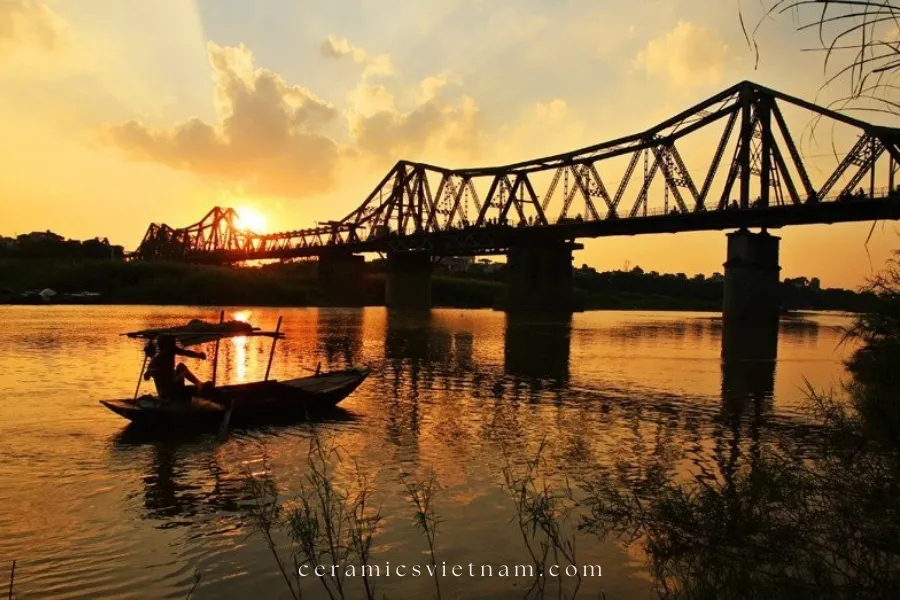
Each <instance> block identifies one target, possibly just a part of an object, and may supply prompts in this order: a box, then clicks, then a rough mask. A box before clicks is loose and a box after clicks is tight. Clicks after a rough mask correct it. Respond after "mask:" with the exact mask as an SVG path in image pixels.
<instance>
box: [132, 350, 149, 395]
mask: <svg viewBox="0 0 900 600" xmlns="http://www.w3.org/2000/svg"><path fill="white" fill-rule="evenodd" d="M148 358H150V357H149V356H147V352H146V350H145V351H144V364H142V365H141V374H140V375H138V382H137V385H136V386H134V399H135V400H137V395H138V392H139V391H140V389H141V379H143V378H144V370H145V369H146V368H147V359H148Z"/></svg>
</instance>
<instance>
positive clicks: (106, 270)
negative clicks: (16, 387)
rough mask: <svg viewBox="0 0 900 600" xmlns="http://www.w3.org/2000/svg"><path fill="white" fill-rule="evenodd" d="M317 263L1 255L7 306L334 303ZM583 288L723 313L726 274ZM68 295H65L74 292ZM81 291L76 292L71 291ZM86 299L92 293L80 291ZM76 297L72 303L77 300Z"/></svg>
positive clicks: (635, 306)
mask: <svg viewBox="0 0 900 600" xmlns="http://www.w3.org/2000/svg"><path fill="white" fill-rule="evenodd" d="M316 268H317V267H316V264H315V263H290V264H270V265H263V266H258V267H234V266H217V265H195V264H187V263H177V262H169V263H167V262H124V261H119V260H60V259H31V260H18V259H6V260H0V303H4V304H27V303H35V302H42V301H43V300H41V299H39V298H38V297H37V296H36V294H32V295H31V297H30V298H26V297H24V296H23V295H22V294H23V293H25V292H29V291H31V292H36V291H40V290H44V289H48V288H49V289H52V290H53V291H55V292H56V293H57V294H60V295H61V297H60V298H59V300H60V301H62V302H63V303H78V302H79V300H78V298H79V296H77V294H79V293H81V292H90V293H94V294H98V295H97V296H91V297H90V303H93V304H98V303H99V304H136V305H146V304H154V305H194V306H207V305H210V306H215V305H231V306H251V305H252V306H329V301H328V298H327V297H326V296H325V295H324V294H323V293H322V291H321V290H320V289H319V286H318V282H317V278H316ZM505 277H506V274H505V265H494V266H493V268H492V269H490V270H486V269H477V268H476V269H472V270H469V271H455V272H450V271H446V270H444V269H442V268H441V267H440V266H438V268H437V269H436V271H435V274H434V276H433V277H432V304H433V305H434V306H435V307H450V308H490V307H493V306H494V304H495V302H496V301H497V298H498V297H499V296H500V295H501V294H502V292H503V290H504V287H505V283H504V282H505ZM574 282H575V290H574V294H575V297H576V299H577V301H578V302H579V303H580V305H581V306H583V307H584V309H585V310H604V309H608V310H686V311H717V310H719V309H720V307H721V298H722V288H723V282H722V280H721V278H705V277H703V276H695V277H693V278H687V277H686V276H685V275H683V274H677V275H671V274H659V273H644V272H643V271H640V270H631V271H610V272H605V273H598V272H596V271H594V270H593V269H586V268H582V269H578V270H576V271H575V276H574ZM384 286H385V272H384V262H383V261H373V262H371V263H367V265H366V271H365V273H364V276H363V283H362V297H361V303H362V304H364V305H367V306H379V305H382V304H383V303H384ZM67 294H68V295H69V296H65V295H67ZM73 294H74V295H75V296H72V295H73ZM81 297H82V298H84V296H81ZM69 299H72V300H69ZM874 302H875V300H874V297H873V296H871V294H860V293H857V292H853V291H849V290H834V289H818V288H817V287H809V286H798V285H797V284H795V283H785V284H783V285H782V298H781V304H782V306H783V307H784V308H785V309H789V310H841V311H847V312H865V311H868V310H871V308H872V306H873V305H874Z"/></svg>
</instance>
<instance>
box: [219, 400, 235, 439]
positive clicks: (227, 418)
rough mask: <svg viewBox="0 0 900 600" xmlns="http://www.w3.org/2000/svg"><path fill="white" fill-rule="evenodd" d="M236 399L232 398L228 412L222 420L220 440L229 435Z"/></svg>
mask: <svg viewBox="0 0 900 600" xmlns="http://www.w3.org/2000/svg"><path fill="white" fill-rule="evenodd" d="M234 404H235V398H234V396H232V397H231V401H230V402H229V403H228V410H227V411H226V412H225V418H224V419H222V426H221V427H220V428H219V440H220V441H221V440H224V439H225V435H226V434H227V433H228V422H229V421H231V411H233V410H234Z"/></svg>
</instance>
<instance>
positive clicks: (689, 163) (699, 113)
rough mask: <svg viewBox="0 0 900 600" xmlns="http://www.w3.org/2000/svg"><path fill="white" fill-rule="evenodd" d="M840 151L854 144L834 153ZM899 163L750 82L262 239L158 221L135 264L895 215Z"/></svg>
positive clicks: (423, 177) (876, 137)
mask: <svg viewBox="0 0 900 600" xmlns="http://www.w3.org/2000/svg"><path fill="white" fill-rule="evenodd" d="M789 124H791V125H792V126H793V129H791V127H789ZM811 124H813V129H812V131H813V132H815V131H818V132H819V133H818V135H819V137H823V136H824V137H827V138H828V143H827V144H823V146H826V147H825V148H824V149H823V152H824V154H821V155H816V156H812V157H811V156H805V155H803V154H802V153H801V152H800V150H799V145H798V143H797V140H798V139H799V138H798V137H797V136H798V134H800V135H803V132H804V131H807V132H809V131H810V126H811ZM840 143H844V144H845V145H846V147H847V148H848V149H847V150H846V151H844V152H838V151H837V150H836V149H835V150H832V147H835V148H836V147H837V145H839V144H840ZM817 159H824V160H817ZM826 163H827V164H829V166H827V167H823V166H822V165H823V164H826ZM898 165H900V129H897V128H893V127H884V126H878V125H873V124H870V123H866V122H864V121H861V120H858V119H855V118H852V117H849V116H846V115H844V114H841V113H838V112H835V111H832V110H829V109H826V108H823V107H820V106H817V105H815V104H812V103H810V102H806V101H804V100H801V99H799V98H794V97H791V96H788V95H786V94H782V93H780V92H777V91H775V90H772V89H768V88H765V87H763V86H760V85H757V84H755V83H751V82H742V83H739V84H737V85H735V86H733V87H730V88H728V89H726V90H725V91H723V92H721V93H719V94H716V95H715V96H713V97H711V98H709V99H708V100H706V101H704V102H701V103H700V104H697V105H696V106H694V107H692V108H690V109H688V110H686V111H684V112H682V113H680V114H678V115H676V116H674V117H672V118H670V119H667V120H665V121H663V122H662V123H660V124H658V125H656V126H655V127H652V128H650V129H648V130H646V131H643V132H641V133H637V134H633V135H629V136H626V137H623V138H619V139H616V140H612V141H609V142H605V143H601V144H597V145H595V146H590V147H588V148H583V149H580V150H576V151H574V152H568V153H565V154H557V155H554V156H548V157H545V158H539V159H536V160H531V161H526V162H520V163H515V164H510V165H506V166H500V167H487V168H469V169H447V168H443V167H439V166H435V165H430V164H424V163H416V162H409V161H400V162H398V163H397V164H396V165H395V166H394V167H393V168H392V169H391V170H390V171H389V172H388V173H387V175H385V176H384V178H383V179H382V180H381V181H380V182H379V183H378V185H377V186H376V187H375V189H374V190H373V191H372V192H371V193H370V194H369V195H368V197H366V198H365V200H364V201H363V202H362V204H361V205H360V206H359V207H358V208H357V209H356V210H354V211H353V212H351V213H350V214H348V215H347V216H345V217H344V218H342V219H340V220H336V221H329V222H326V223H321V224H319V225H317V226H315V227H309V228H306V229H298V230H294V231H285V232H280V233H271V234H256V233H252V232H249V231H242V230H241V229H239V228H238V227H237V226H236V224H235V221H236V218H237V216H236V214H235V212H234V210H232V209H221V208H215V209H213V210H212V211H210V212H209V213H208V214H207V215H206V216H205V217H204V218H203V219H202V220H201V221H200V222H198V223H196V224H194V225H191V226H189V227H185V228H180V229H175V228H172V227H169V226H168V225H158V224H152V225H151V226H150V228H149V229H148V230H147V233H146V235H145V236H144V239H143V241H142V242H141V245H140V247H139V248H138V249H137V250H136V251H135V252H134V253H133V254H132V255H131V256H132V258H135V259H176V260H191V261H214V262H220V263H232V262H241V261H247V260H255V259H291V258H312V257H320V256H322V255H326V254H332V253H333V254H352V253H364V252H380V253H398V252H421V253H427V254H430V255H432V256H464V255H485V254H497V253H504V252H506V251H508V249H509V248H510V247H513V246H518V245H541V244H552V243H557V244H558V243H559V242H560V241H567V240H574V239H577V238H593V237H603V236H614V235H638V234H649V233H675V232H683V231H703V230H722V229H738V228H747V227H761V228H779V227H783V226H786V225H801V224H813V223H838V222H848V221H871V220H878V219H900V190H898V188H897V187H895V177H896V174H897V170H898Z"/></svg>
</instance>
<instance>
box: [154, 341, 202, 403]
mask: <svg viewBox="0 0 900 600" xmlns="http://www.w3.org/2000/svg"><path fill="white" fill-rule="evenodd" d="M157 345H158V348H157V349H154V348H153V347H152V344H148V348H149V350H148V354H150V355H151V356H152V355H153V354H155V356H153V360H151V361H150V366H149V367H147V372H146V373H144V380H145V381H147V380H149V379H150V378H151V377H152V378H153V383H155V384H156V391H157V393H158V394H159V398H160V400H165V401H171V400H186V399H188V394H187V389H186V388H185V385H184V380H185V379H187V380H188V381H190V382H191V383H193V384H194V385H195V386H197V388H201V387H207V386H208V384H207V385H204V384H203V383H201V382H200V380H199V379H198V378H197V376H196V375H194V374H193V373H191V370H190V369H188V368H187V366H186V365H185V364H184V363H178V366H176V365H175V355H179V356H187V357H189V358H199V359H201V360H205V359H206V353H204V352H192V351H190V350H185V349H184V348H179V347H178V346H177V345H176V344H175V338H173V337H169V336H162V337H160V338H159V340H158V341H157Z"/></svg>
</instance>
